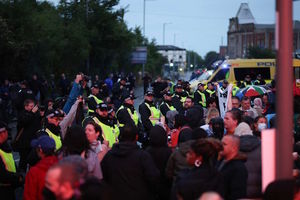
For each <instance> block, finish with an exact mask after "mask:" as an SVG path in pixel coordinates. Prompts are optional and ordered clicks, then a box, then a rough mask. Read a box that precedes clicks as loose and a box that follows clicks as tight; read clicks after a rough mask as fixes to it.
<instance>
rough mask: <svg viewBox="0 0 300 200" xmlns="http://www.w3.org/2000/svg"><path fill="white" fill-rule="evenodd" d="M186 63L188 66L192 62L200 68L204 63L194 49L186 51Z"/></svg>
mask: <svg viewBox="0 0 300 200" xmlns="http://www.w3.org/2000/svg"><path fill="white" fill-rule="evenodd" d="M186 56H187V62H188V63H187V64H188V67H189V66H190V64H192V65H193V66H194V67H197V68H201V67H202V66H203V65H204V60H203V59H202V57H201V56H200V55H199V54H198V53H197V52H194V51H187V55H186Z"/></svg>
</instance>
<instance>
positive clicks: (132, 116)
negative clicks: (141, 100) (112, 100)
mask: <svg viewBox="0 0 300 200" xmlns="http://www.w3.org/2000/svg"><path fill="white" fill-rule="evenodd" d="M122 109H125V107H124V106H123V105H122V106H121V107H120V108H119V109H118V110H117V113H116V114H117V115H118V112H119V111H120V110H122ZM127 112H128V113H129V115H130V117H131V119H132V120H133V121H134V124H135V125H136V126H137V125H138V123H139V116H138V114H137V112H136V110H134V112H133V113H132V112H131V110H130V109H129V108H127ZM118 123H119V126H120V127H123V126H124V125H125V124H121V123H120V122H119V121H118Z"/></svg>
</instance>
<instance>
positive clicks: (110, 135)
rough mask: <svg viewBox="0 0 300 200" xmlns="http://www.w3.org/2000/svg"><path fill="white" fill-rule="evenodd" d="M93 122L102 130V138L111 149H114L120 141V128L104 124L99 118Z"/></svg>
mask: <svg viewBox="0 0 300 200" xmlns="http://www.w3.org/2000/svg"><path fill="white" fill-rule="evenodd" d="M93 120H94V122H95V123H96V124H98V125H99V126H100V127H101V129H102V137H103V138H104V139H105V140H107V141H108V142H109V147H112V146H113V144H115V143H116V142H117V140H118V136H119V135H118V134H119V133H120V131H119V128H118V127H114V128H112V127H110V126H108V125H106V124H104V123H102V122H101V121H100V120H99V119H98V118H97V117H93Z"/></svg>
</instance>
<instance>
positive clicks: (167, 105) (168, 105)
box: [159, 91, 176, 117]
mask: <svg viewBox="0 0 300 200" xmlns="http://www.w3.org/2000/svg"><path fill="white" fill-rule="evenodd" d="M172 96H173V95H172V93H171V92H170V91H167V92H166V93H165V94H164V101H163V102H162V103H161V104H160V106H159V109H160V112H161V114H162V115H163V116H164V117H166V115H167V112H168V111H170V110H176V109H175V107H174V106H173V103H172Z"/></svg>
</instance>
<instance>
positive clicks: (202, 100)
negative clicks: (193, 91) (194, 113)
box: [197, 90, 206, 108]
mask: <svg viewBox="0 0 300 200" xmlns="http://www.w3.org/2000/svg"><path fill="white" fill-rule="evenodd" d="M197 92H198V94H200V96H201V101H200V102H199V104H201V105H202V107H204V108H205V107H206V97H205V94H204V92H201V91H199V90H197Z"/></svg>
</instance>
